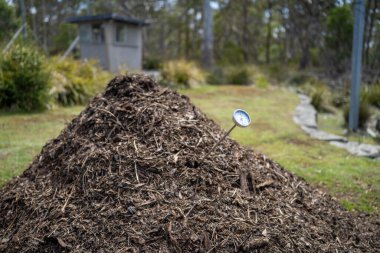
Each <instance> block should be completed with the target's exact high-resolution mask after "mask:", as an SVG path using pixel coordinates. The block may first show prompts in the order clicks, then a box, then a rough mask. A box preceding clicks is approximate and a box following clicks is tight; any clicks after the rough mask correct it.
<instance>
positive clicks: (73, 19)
mask: <svg viewBox="0 0 380 253" xmlns="http://www.w3.org/2000/svg"><path fill="white" fill-rule="evenodd" d="M109 20H113V21H116V22H120V23H125V24H131V25H139V26H145V25H149V23H148V22H147V21H145V20H141V19H135V18H129V17H125V16H121V15H117V14H115V13H109V14H100V15H87V16H78V17H70V18H68V19H67V22H70V23H87V22H93V21H109Z"/></svg>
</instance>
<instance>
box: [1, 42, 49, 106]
mask: <svg viewBox="0 0 380 253" xmlns="http://www.w3.org/2000/svg"><path fill="white" fill-rule="evenodd" d="M44 60H45V59H44V57H43V55H42V54H41V53H40V52H39V51H38V50H36V49H34V48H30V47H25V46H21V45H15V46H13V47H12V48H11V49H10V51H8V52H7V53H5V54H4V55H3V57H2V59H1V60H0V107H1V108H16V109H21V110H25V111H32V110H42V109H45V108H46V106H47V104H48V99H49V96H48V91H49V82H48V81H49V71H47V70H46V68H45V67H44Z"/></svg>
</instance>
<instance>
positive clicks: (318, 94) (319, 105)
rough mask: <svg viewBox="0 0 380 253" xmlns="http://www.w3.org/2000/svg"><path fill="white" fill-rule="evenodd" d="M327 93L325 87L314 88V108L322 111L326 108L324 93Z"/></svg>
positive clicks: (312, 102)
mask: <svg viewBox="0 0 380 253" xmlns="http://www.w3.org/2000/svg"><path fill="white" fill-rule="evenodd" d="M324 93H325V89H321V88H317V89H315V90H314V92H313V93H312V94H311V104H312V105H313V106H314V108H315V109H316V110H317V111H318V112H320V111H323V109H324V103H325V102H324V99H323V95H324Z"/></svg>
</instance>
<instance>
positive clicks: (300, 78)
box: [287, 72, 317, 86]
mask: <svg viewBox="0 0 380 253" xmlns="http://www.w3.org/2000/svg"><path fill="white" fill-rule="evenodd" d="M287 82H288V83H289V84H290V85H293V86H301V85H304V84H306V83H311V84H312V83H316V82H317V80H316V78H315V77H314V76H313V75H311V74H309V73H306V72H295V73H293V74H292V75H291V76H290V77H289V79H288V81H287Z"/></svg>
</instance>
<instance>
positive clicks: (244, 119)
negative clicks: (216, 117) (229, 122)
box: [232, 109, 251, 127]
mask: <svg viewBox="0 0 380 253" xmlns="http://www.w3.org/2000/svg"><path fill="white" fill-rule="evenodd" d="M232 119H233V121H234V122H235V124H236V125H238V126H239V127H247V126H249V124H251V117H250V116H249V114H248V113H247V112H246V111H244V110H242V109H237V110H235V111H234V114H233V116H232Z"/></svg>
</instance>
